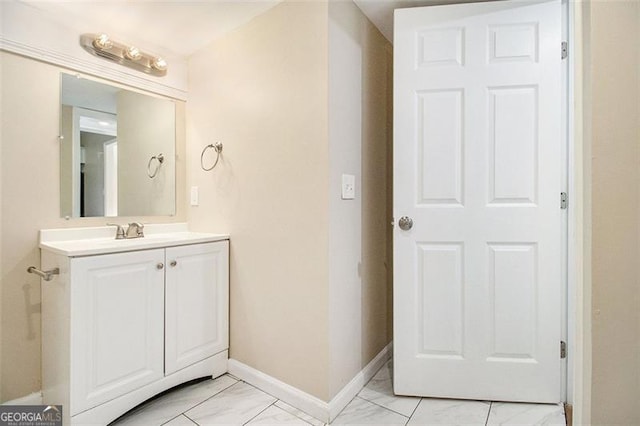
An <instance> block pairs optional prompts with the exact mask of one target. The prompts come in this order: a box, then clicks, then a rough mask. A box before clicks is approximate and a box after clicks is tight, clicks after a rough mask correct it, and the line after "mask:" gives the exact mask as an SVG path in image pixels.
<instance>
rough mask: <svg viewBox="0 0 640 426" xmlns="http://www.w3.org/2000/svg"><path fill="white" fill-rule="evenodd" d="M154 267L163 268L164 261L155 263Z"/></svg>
mask: <svg viewBox="0 0 640 426" xmlns="http://www.w3.org/2000/svg"><path fill="white" fill-rule="evenodd" d="M156 268H158V269H162V268H164V263H162V262H160V263H158V264H157V265H156Z"/></svg>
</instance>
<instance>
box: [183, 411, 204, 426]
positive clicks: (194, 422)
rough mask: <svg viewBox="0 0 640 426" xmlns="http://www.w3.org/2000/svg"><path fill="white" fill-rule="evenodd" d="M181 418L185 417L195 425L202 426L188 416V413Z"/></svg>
mask: <svg viewBox="0 0 640 426" xmlns="http://www.w3.org/2000/svg"><path fill="white" fill-rule="evenodd" d="M181 416H185V417H186V418H188V419H189V420H191V421H192V422H193V424H196V425H198V426H200V423H198V422H196V421H195V420H193V419H192V418H191V417H189V416H187V414H186V413H182V414H181Z"/></svg>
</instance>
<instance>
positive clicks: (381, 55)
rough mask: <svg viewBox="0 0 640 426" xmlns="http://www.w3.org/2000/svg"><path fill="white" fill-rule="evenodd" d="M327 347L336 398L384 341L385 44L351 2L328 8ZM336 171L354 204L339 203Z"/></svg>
mask: <svg viewBox="0 0 640 426" xmlns="http://www.w3.org/2000/svg"><path fill="white" fill-rule="evenodd" d="M328 48H329V64H328V65H329V175H330V181H329V205H328V208H329V217H330V219H329V224H330V225H329V247H330V249H329V269H330V271H329V319H328V321H329V347H330V396H331V397H333V396H335V395H336V394H337V393H338V392H339V391H340V390H341V389H342V388H343V387H344V386H346V385H347V384H348V383H349V381H350V380H351V379H352V378H353V377H354V376H355V375H356V374H357V373H358V372H359V371H360V370H361V369H362V368H363V367H364V366H365V365H366V364H368V363H369V362H370V361H371V360H372V359H373V358H374V357H375V356H376V355H377V354H378V353H379V352H380V350H382V349H383V348H384V347H385V346H386V345H387V343H389V341H390V336H389V335H388V333H387V319H388V318H389V317H390V316H391V313H390V311H388V305H387V293H388V290H389V288H390V287H391V281H390V279H389V276H388V274H387V270H386V265H387V264H389V263H390V260H391V259H389V262H388V261H387V260H388V259H387V254H388V253H387V242H390V239H389V235H388V230H389V229H388V228H389V226H388V224H389V223H390V221H391V217H390V215H389V216H388V212H387V208H386V207H387V202H388V201H389V202H390V201H391V199H388V198H387V196H388V194H387V188H388V186H389V185H390V182H389V181H388V178H389V177H390V176H389V175H387V173H386V171H387V168H388V167H390V163H387V149H390V146H388V145H389V144H390V142H391V141H390V132H389V128H390V126H391V123H390V119H389V116H388V114H387V101H388V100H389V99H388V97H387V94H388V91H390V90H391V86H390V85H388V83H389V79H388V75H387V73H388V70H389V68H390V67H388V66H387V61H390V60H391V58H390V56H389V55H388V49H389V48H390V44H389V42H388V41H386V39H384V37H383V36H382V34H380V32H379V31H378V30H377V29H376V28H375V27H374V26H373V24H371V22H370V21H369V20H368V19H367V18H366V17H365V16H364V15H363V14H362V12H361V11H360V9H358V7H357V6H355V4H353V3H352V2H330V3H329V47H328ZM342 174H352V175H354V176H355V178H356V179H355V181H356V186H355V189H356V191H355V199H354V200H342V199H341V177H342Z"/></svg>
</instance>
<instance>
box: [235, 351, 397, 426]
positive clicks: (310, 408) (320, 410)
mask: <svg viewBox="0 0 640 426" xmlns="http://www.w3.org/2000/svg"><path fill="white" fill-rule="evenodd" d="M392 345H393V343H389V344H388V345H387V346H385V347H384V348H383V349H382V350H381V351H380V353H379V354H378V355H376V357H375V358H374V359H373V360H371V362H369V364H367V366H366V367H364V368H363V369H362V371H360V372H359V373H358V374H356V376H355V377H354V378H353V379H351V381H350V382H349V383H348V384H347V385H346V386H345V387H344V388H343V389H342V390H341V391H340V392H338V394H337V395H336V396H335V397H334V398H333V399H331V401H330V402H328V403H327V402H325V401H323V400H321V399H319V398H317V397H315V396H313V395H310V394H308V393H306V392H304V391H301V390H300V389H298V388H295V387H293V386H291V385H288V384H286V383H284V382H282V381H280V380H278V379H276V378H275V377H272V376H269V375H268V374H265V373H263V372H261V371H259V370H256V369H255V368H253V367H249V366H248V365H246V364H243V363H242V362H240V361H237V360H235V359H230V360H229V364H228V365H229V373H230V374H232V375H234V376H236V377H237V378H239V379H241V380H244V381H245V382H247V383H249V384H251V385H253V386H255V387H257V388H259V389H260V390H263V391H265V392H267V393H268V394H270V395H272V396H274V397H276V398H278V399H281V400H282V401H284V402H286V403H287V404H289V405H291V406H293V407H295V408H297V409H299V410H302V411H304V412H305V413H307V414H309V415H311V416H313V417H315V418H316V419H318V420H321V421H323V422H325V423H328V422H330V421H333V420H334V419H335V418H336V417H337V416H338V414H340V412H341V411H342V410H343V409H344V407H346V406H347V404H349V402H351V400H352V399H353V398H354V397H355V396H356V395H357V394H358V393H359V392H360V390H362V388H363V387H364V385H366V384H367V382H368V381H369V380H370V379H371V378H372V377H373V376H374V375H375V374H376V372H377V371H378V370H379V369H380V368H381V367H382V366H383V365H384V363H385V362H387V361H388V360H389V358H390V357H391V355H392V353H393V350H392Z"/></svg>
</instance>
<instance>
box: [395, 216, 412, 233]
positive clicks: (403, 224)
mask: <svg viewBox="0 0 640 426" xmlns="http://www.w3.org/2000/svg"><path fill="white" fill-rule="evenodd" d="M398 226H399V227H400V229H402V230H403V231H408V230H409V229H411V228H413V219H411V218H410V217H409V216H402V217H401V218H400V220H399V221H398Z"/></svg>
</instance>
